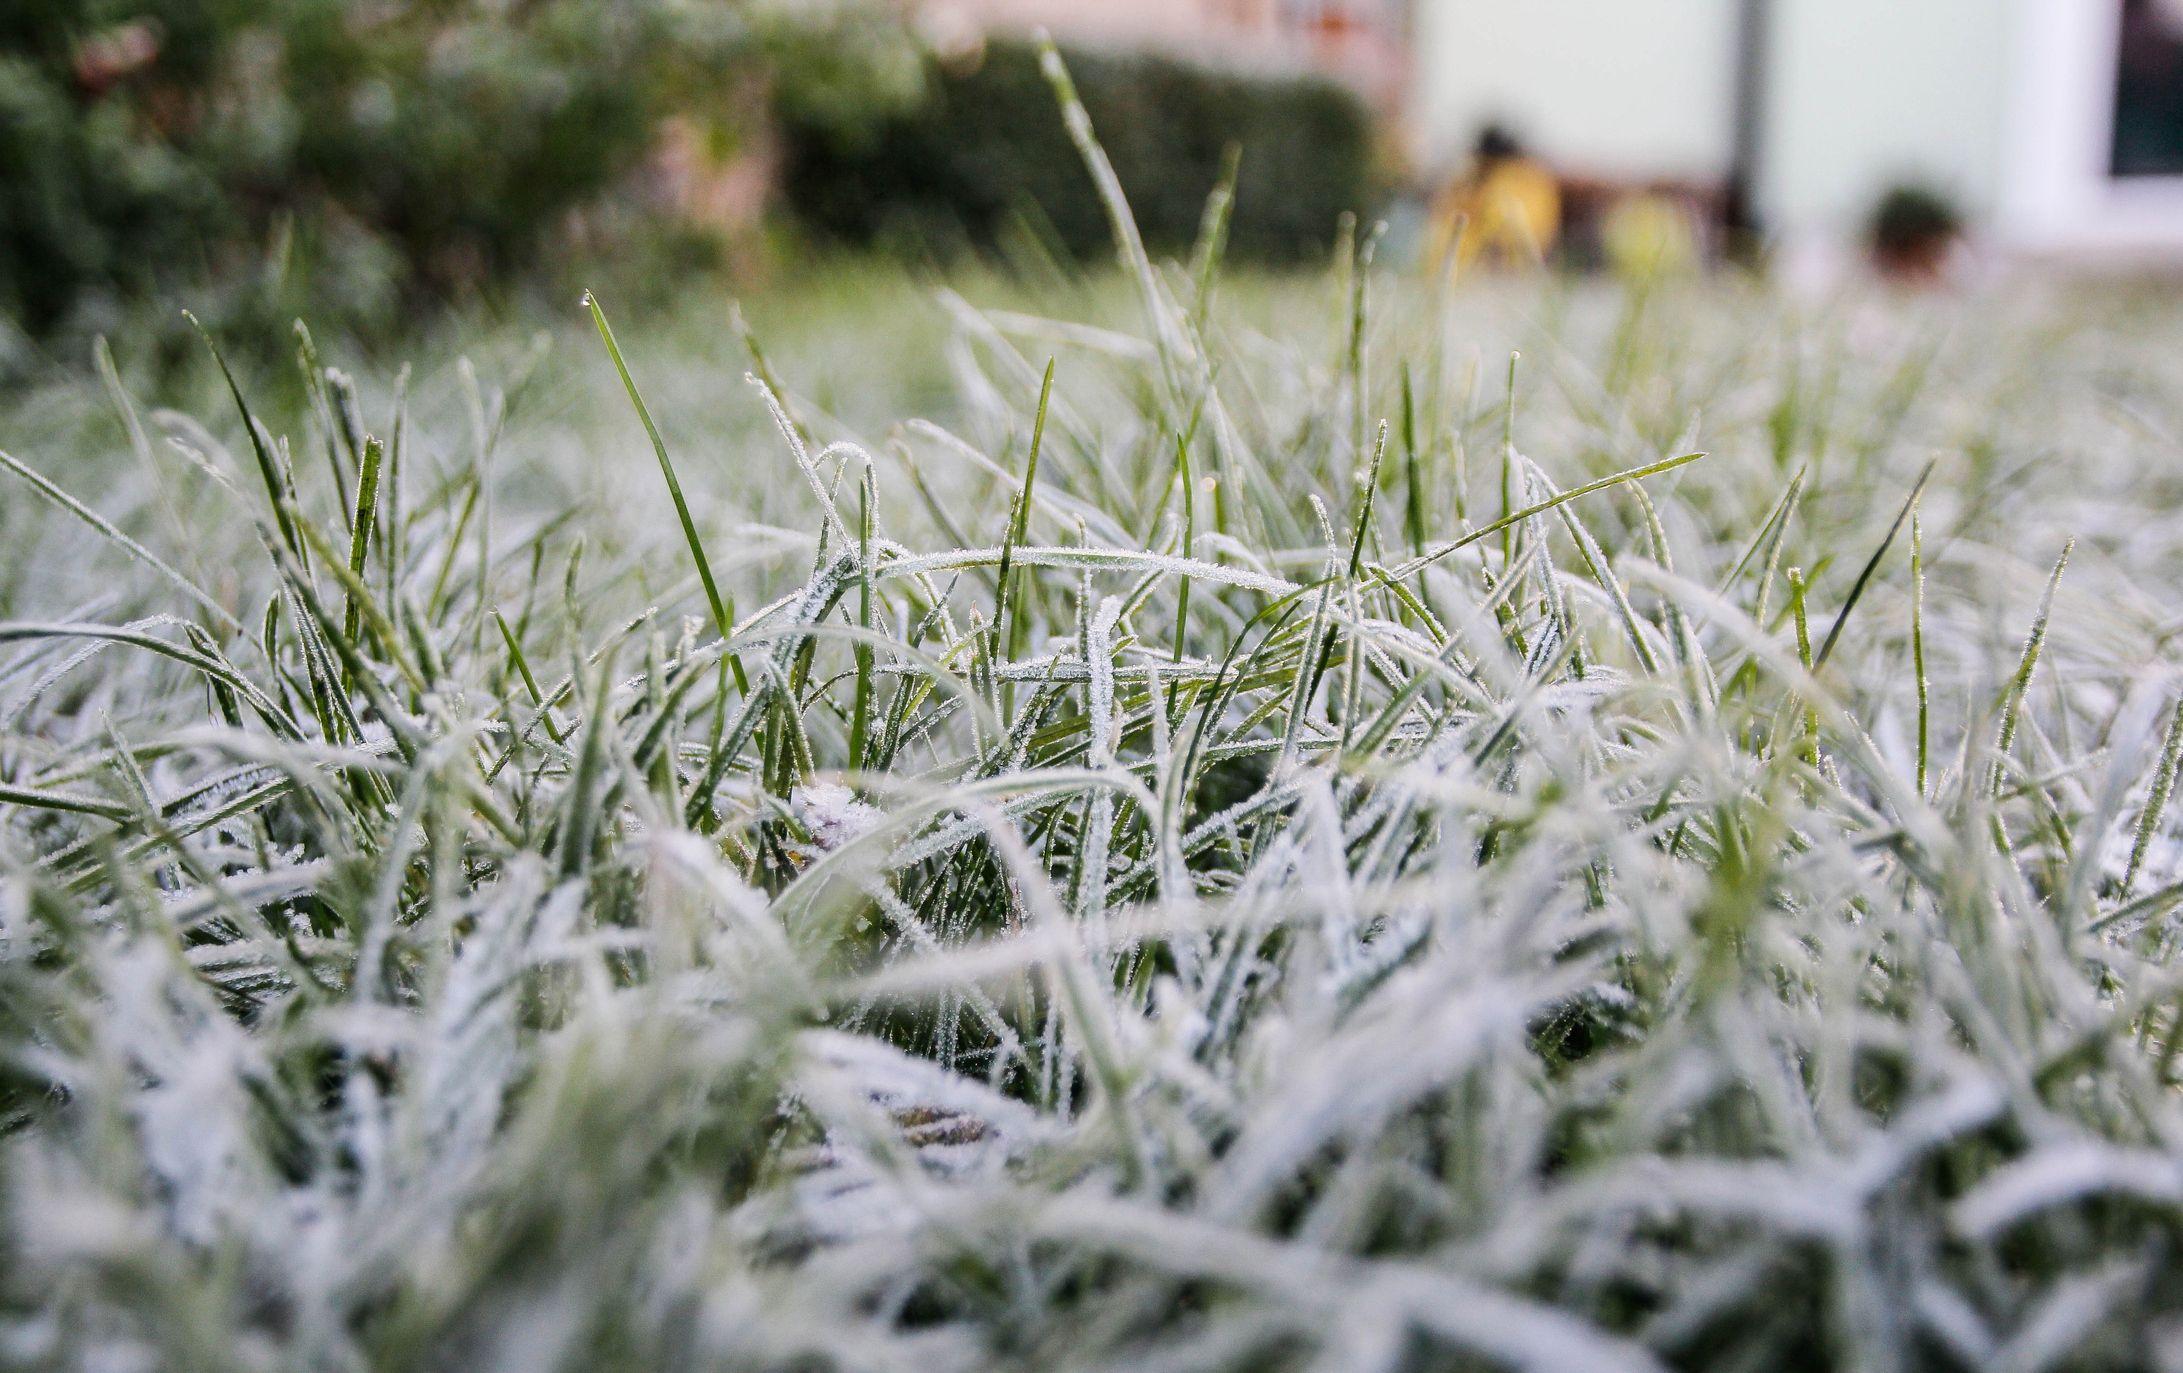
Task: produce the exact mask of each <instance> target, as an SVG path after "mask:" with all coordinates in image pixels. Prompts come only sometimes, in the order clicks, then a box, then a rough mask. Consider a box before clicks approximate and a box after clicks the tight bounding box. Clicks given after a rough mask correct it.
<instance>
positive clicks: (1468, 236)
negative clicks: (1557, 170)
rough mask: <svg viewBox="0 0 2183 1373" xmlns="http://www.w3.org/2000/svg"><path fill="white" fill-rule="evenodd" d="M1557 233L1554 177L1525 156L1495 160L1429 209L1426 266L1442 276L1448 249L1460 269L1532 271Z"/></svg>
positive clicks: (1557, 191) (1558, 191) (1557, 189)
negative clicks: (1429, 252) (1429, 243)
mask: <svg viewBox="0 0 2183 1373" xmlns="http://www.w3.org/2000/svg"><path fill="white" fill-rule="evenodd" d="M1560 233H1561V186H1560V185H1559V183H1557V182H1556V181H1555V180H1554V174H1553V173H1552V172H1550V171H1548V170H1547V169H1546V168H1545V167H1543V166H1541V165H1540V164H1539V163H1537V162H1534V161H1533V160H1531V159H1530V158H1528V157H1509V158H1498V159H1495V160H1493V161H1491V162H1488V163H1484V164H1482V165H1480V166H1479V167H1478V169H1477V170H1475V171H1473V172H1472V173H1471V174H1470V175H1469V176H1467V177H1465V178H1464V179H1463V180H1461V181H1459V182H1457V183H1456V184H1455V185H1453V186H1451V187H1449V188H1448V191H1447V193H1446V194H1445V195H1443V196H1441V198H1440V203H1439V205H1437V206H1436V207H1435V208H1434V210H1433V241H1432V255H1431V258H1430V261H1431V262H1432V265H1433V270H1434V272H1435V273H1436V274H1438V273H1441V272H1445V271H1446V270H1447V268H1448V254H1449V252H1450V251H1451V249H1452V251H1453V252H1454V254H1455V265H1456V267H1457V268H1458V269H1460V270H1468V269H1469V268H1470V267H1471V266H1472V265H1473V264H1475V263H1477V262H1479V261H1481V260H1483V261H1485V262H1486V263H1487V264H1488V265H1492V266H1502V267H1535V266H1538V265H1539V264H1540V263H1542V262H1544V261H1545V260H1546V255H1547V254H1548V253H1550V252H1552V251H1553V248H1554V240H1555V238H1557V237H1558V236H1559V235H1560Z"/></svg>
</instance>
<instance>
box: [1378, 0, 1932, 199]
mask: <svg viewBox="0 0 2183 1373" xmlns="http://www.w3.org/2000/svg"><path fill="white" fill-rule="evenodd" d="M1903 2H1904V3H1910V4H1923V3H1926V0H1903ZM1734 18H1735V5H1734V0H1418V4H1417V19H1416V22H1417V51H1418V71H1417V76H1416V81H1417V87H1416V100H1417V111H1418V133H1419V141H1420V143H1421V145H1422V151H1423V152H1424V153H1425V155H1426V157H1427V159H1428V161H1429V162H1430V163H1431V164H1432V165H1435V166H1442V167H1445V166H1447V165H1449V164H1451V163H1454V162H1456V161H1459V160H1460V158H1461V156H1462V154H1463V153H1464V152H1465V151H1466V150H1467V148H1468V146H1469V144H1470V142H1471V140H1472V139H1473V138H1474V137H1475V136H1476V134H1477V132H1478V129H1479V127H1480V125H1481V124H1483V123H1484V122H1485V121H1486V120H1488V119H1503V120H1506V121H1507V122H1508V123H1509V124H1510V125H1511V127H1512V128H1514V129H1515V130H1516V131H1517V132H1518V133H1519V134H1520V135H1521V136H1523V137H1524V138H1526V139H1527V140H1529V141H1530V142H1531V144H1532V145H1533V146H1534V147H1535V148H1537V150H1538V151H1539V152H1540V153H1541V154H1542V155H1544V156H1547V157H1550V158H1552V159H1553V160H1554V161H1555V162H1556V163H1558V164H1561V165H1564V166H1567V167H1569V168H1571V169H1572V170H1579V171H1584V172H1594V173H1600V174H1605V175H1613V176H1630V177H1655V176H1678V177H1711V176H1718V175H1719V174H1720V172H1721V170H1722V169H1723V168H1724V167H1725V166H1726V165H1727V162H1728V155H1729V141H1730V138H1729V113H1730V105H1731V101H1732V99H1733V92H1732V79H1733V78H1732V75H1731V73H1732V70H1733V68H1732V58H1733V53H1732V51H1731V49H1732V47H1733V44H1734V34H1735V27H1734Z"/></svg>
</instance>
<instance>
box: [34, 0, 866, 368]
mask: <svg viewBox="0 0 2183 1373" xmlns="http://www.w3.org/2000/svg"><path fill="white" fill-rule="evenodd" d="M861 19H862V11H861V9H860V8H859V7H857V6H855V5H853V4H851V3H848V2H847V0H844V3H841V4H826V5H819V6H813V5H789V4H785V3H779V0H695V2H694V3H682V2H681V0H627V2H626V3H619V4H614V5H598V4H593V3H589V0H535V3H530V4H525V5H519V6H511V5H506V4H496V3H490V2H489V0H409V2H408V3H396V4H388V5H374V6H360V5H353V4H348V3H344V0H136V2H135V3H131V4H127V5H122V4H116V3H112V0H40V2H39V3H34V4H30V5H28V6H25V7H21V8H11V9H10V10H9V12H8V13H7V14H6V16H5V17H0V310H5V311H7V312H8V313H9V314H12V315H14V316H15V317H17V318H18V319H20V320H21V321H22V322H23V324H24V325H25V326H26V327H27V328H28V329H29V330H30V331H31V332H33V333H40V332H45V331H48V330H50V329H51V328H52V327H53V326H54V325H56V324H58V323H60V322H61V321H62V320H63V319H65V318H66V317H68V316H69V315H71V314H72V313H73V312H76V311H77V310H79V309H80V308H82V307H83V306H84V305H85V304H86V303H87V302H89V301H92V300H95V299H96V298H97V297H99V296H102V295H121V296H126V295H132V294H137V293H141V292H143V291H145V290H147V289H150V288H152V287H154V286H156V285H158V284H160V283H162V282H167V281H171V280H175V279H177V278H179V277H183V276H185V275H186V276H187V277H188V278H189V279H191V280H192V281H206V280H218V281H220V282H221V283H222V285H223V287H227V286H231V285H232V284H233V283H235V282H236V281H237V280H238V279H242V278H248V277H249V276H250V275H251V274H250V273H248V272H245V271H242V270H240V269H242V268H245V267H247V266H249V265H252V264H254V263H255V262H257V261H258V260H261V259H262V257H263V254H264V251H265V249H266V248H267V247H268V245H269V244H272V243H274V242H276V241H279V242H283V243H286V242H288V241H289V239H288V233H287V231H288V228H289V226H297V227H299V228H300V229H301V233H300V234H299V235H298V236H297V238H296V240H295V241H296V242H298V243H300V244H301V245H303V246H305V247H317V248H323V247H324V246H325V245H329V244H333V245H345V246H344V248H343V251H348V250H352V249H361V250H363V251H364V253H365V255H366V257H368V258H371V259H373V260H375V261H379V262H380V263H381V264H382V265H383V266H384V268H385V270H384V271H381V272H379V273H377V274H376V275H374V276H373V277H372V278H371V280H372V281H373V282H374V283H375V289H374V290H372V291H370V292H368V293H367V298H365V299H362V300H357V301H353V302H348V303H349V304H350V305H353V306H354V307H355V308H356V309H357V310H358V311H360V312H363V313H367V314H368V313H370V312H371V311H372V310H373V309H380V310H383V309H385V308H387V307H388V306H390V305H392V304H394V303H396V302H397V301H398V299H399V297H400V294H401V288H402V287H404V286H425V287H430V288H433V289H435V290H440V291H445V290H447V289H450V288H456V287H461V286H466V285H469V284H473V283H476V282H478V281H483V280H489V279H492V278H494V277H497V276H500V275H504V274H506V273H509V272H511V271H516V270H520V269H523V268H526V267H528V266H531V265H532V264H534V263H535V262H536V261H537V260H538V257H539V251H540V249H541V247H542V246H543V245H546V244H548V243H551V242H553V241H554V239H555V236H556V234H557V233H558V232H559V231H560V230H561V229H562V228H563V226H564V225H565V224H566V223H567V222H568V219H569V216H570V214H571V212H572V211H574V210H577V209H579V208H581V207H583V206H586V205H588V204H591V203H593V202H595V201H596V200H598V199H599V198H600V197H601V195H602V194H603V193H604V192H606V191H607V190H608V189H609V188H611V187H614V186H615V185H616V184H617V183H619V182H621V181H622V180H624V179H626V178H627V177H628V176H629V175H630V173H631V172H632V171H633V170H634V169H636V168H637V167H638V166H639V165H640V164H641V163H642V162H643V160H644V157H645V155H646V153H647V151H648V148H649V145H650V143H651V140H652V139H653V137H654V132H655V130H656V128H657V126H658V123H659V121H660V119H661V118H662V117H663V116H664V115H666V114H667V113H669V112H674V113H677V114H681V115H685V116H690V117H694V118H697V119H700V120H704V121H708V122H709V123H711V124H712V125H714V126H716V127H718V128H720V129H721V130H722V131H723V134H724V136H725V138H726V140H728V141H731V142H732V141H733V140H734V139H735V138H736V137H738V136H739V135H740V134H741V133H742V132H743V130H742V128H741V125H743V124H744V123H746V122H747V121H748V120H749V119H750V117H751V114H752V111H753V110H757V111H759V112H762V111H763V109H764V101H763V99H762V98H758V99H754V98H753V91H754V89H755V90H757V91H758V92H759V93H760V95H761V96H762V92H763V88H764V86H765V85H766V84H767V81H768V78H769V74H770V73H773V72H775V71H781V70H786V71H789V72H791V73H792V74H795V75H796V76H798V77H799V78H800V77H801V76H802V75H803V74H806V73H809V74H810V78H811V79H812V80H814V81H824V82H828V83H831V84H832V85H833V86H840V85H843V84H848V82H849V77H848V76H847V75H846V73H848V72H849V71H851V70H852V69H854V70H856V71H857V72H859V73H861V75H862V76H863V77H864V78H865V81H864V84H865V86H866V87H868V88H872V89H885V88H886V83H885V82H883V81H882V82H874V81H871V80H870V75H871V72H870V65H871V64H870V62H869V61H867V60H866V59H873V60H876V59H877V58H878V57H879V56H880V55H882V52H883V44H884V41H885V36H886V33H887V31H886V30H883V29H880V28H877V27H874V26H870V25H865V24H863V23H861V22H860V21H861ZM821 28H822V29H823V30H824V37H823V40H822V41H817V42H808V43H807V41H806V40H807V39H809V38H810V37H811V35H812V32H813V30H814V29H821ZM873 34H877V35H880V42H879V43H877V44H875V43H874V42H872V41H868V40H866V41H850V40H851V39H852V38H857V39H864V38H865V36H866V35H873ZM801 46H809V47H813V48H817V49H819V50H821V51H822V52H823V54H824V56H823V58H819V59H795V58H794V54H795V50H796V49H798V48H799V47H801ZM351 275H353V274H351ZM225 293H226V292H225V291H223V294H225Z"/></svg>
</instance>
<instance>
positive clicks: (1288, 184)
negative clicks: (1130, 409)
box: [781, 40, 1375, 262]
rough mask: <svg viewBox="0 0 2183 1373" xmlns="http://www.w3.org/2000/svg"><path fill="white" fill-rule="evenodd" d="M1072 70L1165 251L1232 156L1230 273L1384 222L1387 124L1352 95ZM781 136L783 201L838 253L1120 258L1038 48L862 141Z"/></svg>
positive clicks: (938, 79) (1193, 77) (932, 93)
mask: <svg viewBox="0 0 2183 1373" xmlns="http://www.w3.org/2000/svg"><path fill="white" fill-rule="evenodd" d="M1063 55H1064V57H1065V59H1066V60H1067V62H1068V64H1069V70H1070V72H1071V74H1072V76H1073V77H1074V78H1075V82H1076V86H1077V89H1078V92H1079V93H1080V94H1081V95H1082V97H1083V100H1084V104H1085V107H1086V109H1087V110H1088V111H1089V112H1090V114H1091V117H1092V123H1093V126H1094V127H1095V128H1096V129H1097V130H1098V133H1099V137H1100V140H1101V142H1102V143H1103V144H1104V145H1105V147H1106V150H1107V155H1108V157H1109V158H1110V159H1112V161H1113V163H1114V168H1115V172H1116V174H1117V175H1118V176H1119V177H1120V179H1121V182H1122V186H1123V188H1124V190H1125V191H1127V192H1128V194H1129V198H1130V204H1131V207H1132V208H1133V209H1134V210H1135V212H1136V218H1137V222H1138V225H1139V227H1140V229H1141V230H1142V231H1143V233H1144V236H1145V239H1146V242H1147V244H1148V245H1149V246H1151V247H1152V248H1153V249H1154V250H1155V251H1158V250H1163V249H1164V250H1169V251H1173V250H1178V249H1181V248H1184V247H1187V246H1188V245H1189V244H1190V243H1191V242H1192V241H1193V239H1194V238H1195V237H1196V234H1197V232H1198V227H1199V223H1200V219H1201V217H1202V214H1203V211H1204V206H1205V200H1206V196H1207V195H1208V193H1209V192H1210V191H1211V190H1212V188H1213V187H1214V186H1215V185H1216V184H1217V182H1218V181H1219V179H1220V176H1221V173H1222V168H1223V163H1224V159H1225V158H1226V155H1227V149H1228V148H1229V146H1230V145H1231V144H1233V145H1236V146H1238V147H1240V149H1241V150H1242V154H1243V158H1242V164H1241V172H1240V175H1239V177H1238V180H1237V186H1236V205H1235V214H1234V220H1233V226H1232V229H1231V232H1230V240H1229V244H1230V252H1231V254H1233V255H1234V256H1237V257H1241V258H1248V259H1252V260H1257V261H1267V262H1285V261H1294V260H1297V259H1300V258H1308V257H1311V256H1314V255H1317V254H1320V253H1323V252H1324V251H1325V249H1326V246H1327V245H1328V244H1329V243H1330V242H1331V241H1332V239H1333V236H1334V233H1335V227H1336V224H1337V222H1338V221H1339V219H1340V216H1341V215H1342V214H1343V212H1345V211H1360V212H1361V211H1367V210H1369V209H1370V208H1371V207H1372V204H1373V201H1374V199H1375V196H1374V191H1375V185H1374V176H1373V171H1372V168H1373V162H1374V155H1375V144H1374V128H1373V120H1372V116H1371V114H1370V112H1369V111H1368V110H1367V108H1366V107H1365V105H1364V102H1363V101H1362V100H1360V99H1359V98H1358V97H1357V96H1356V95H1355V94H1354V93H1352V92H1351V91H1349V90H1348V89H1347V88H1346V87H1343V86H1341V85H1338V84H1336V83H1334V82H1332V81H1328V80H1325V79H1321V78H1317V77H1306V76H1286V75H1262V74H1253V73H1241V72H1232V71H1220V70H1214V69H1211V68H1208V67H1203V66H1197V65H1193V64H1190V63H1186V62H1181V61H1177V60H1173V59H1170V58H1166V57H1160V56H1154V55H1148V54H1118V53H1107V52H1097V51H1083V50H1075V51H1065V52H1064V54H1063ZM781 123H782V136H783V145H784V146H783V152H784V167H783V191H784V195H785V197H786V199H787V202H788V205H789V207H790V209H791V211H792V212H793V213H794V214H795V215H796V216H797V217H798V218H799V219H801V220H802V221H803V222H804V224H806V225H807V226H808V227H810V228H812V229H814V230H816V231H818V232H819V233H821V234H824V235H826V236H829V237H832V238H835V239H838V240H842V241H845V242H849V243H855V244H874V243H878V244H882V245H888V244H893V245H903V244H909V245H914V246H915V247H916V248H918V249H920V250H926V251H931V250H942V251H944V250H947V249H950V248H955V247H963V246H969V247H973V248H989V247H992V246H994V245H995V244H996V243H998V242H1000V241H1001V240H1002V239H1003V237H1004V235H1005V233H1006V231H1007V230H1008V229H1009V228H1010V226H1011V225H1012V224H1024V223H1027V224H1029V225H1031V226H1032V227H1033V228H1034V229H1036V230H1037V231H1038V232H1039V233H1040V234H1041V235H1043V236H1047V237H1049V238H1050V241H1051V242H1052V243H1053V244H1054V245H1055V246H1057V247H1059V248H1060V249H1061V250H1063V251H1064V252H1066V253H1068V254H1071V255H1073V256H1075V257H1078V258H1085V259H1089V258H1093V257H1096V256H1098V255H1099V254H1101V253H1103V252H1105V251H1107V249H1108V245H1109V244H1110V242H1111V240H1110V238H1109V231H1108V226H1107V220H1106V216H1105V214H1104V212H1103V210H1102V209H1101V206H1100V204H1099V200H1098V197H1097V194H1096V192H1095V190H1094V188H1093V186H1092V183H1091V181H1090V178H1089V177H1088V176H1087V175H1086V174H1085V171H1084V166H1083V163H1082V160H1081V159H1080V158H1079V157H1078V156H1077V153H1076V150H1075V149H1074V148H1073V147H1072V146H1071V144H1070V142H1069V138H1068V133H1067V131H1066V130H1065V129H1064V128H1063V125H1062V121H1061V116H1060V112H1059V109H1058V107H1057V106H1056V103H1055V100H1054V95H1053V92H1052V90H1051V89H1050V88H1049V86H1048V85H1047V83H1046V80H1045V78H1044V77H1043V76H1042V74H1041V73H1040V71H1039V64H1038V53H1037V50H1036V49H1035V48H1034V47H1032V46H1031V45H1030V44H1027V43H1023V42H1019V41H1013V40H996V41H993V42H991V43H989V44H988V45H987V47H986V49H985V52H984V55H983V58H982V60H980V61H979V62H977V63H976V65H975V66H972V67H970V68H968V69H956V70H951V69H949V68H947V67H946V66H942V65H935V66H934V68H933V69H932V71H931V73H930V80H929V82H928V94H927V97H926V98H925V99H924V100H923V101H921V102H919V103H918V104H917V105H916V106H914V107H913V108H911V109H910V110H908V111H907V112H903V113H898V114H896V115H894V116H893V117H890V118H887V119H883V120H879V121H874V122H867V123H866V124H864V125H863V126H861V127H859V128H853V129H843V128H840V127H838V126H835V125H831V124H828V123H826V122H823V121H816V120H807V119H802V118H799V117H797V116H796V115H795V114H794V113H793V112H790V113H787V114H785V115H784V116H783V118H782V120H781Z"/></svg>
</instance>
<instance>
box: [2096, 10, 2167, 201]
mask: <svg viewBox="0 0 2183 1373" xmlns="http://www.w3.org/2000/svg"><path fill="white" fill-rule="evenodd" d="M2107 169H2108V174H2109V175H2111V176H2115V177H2136V176H2183V0H2122V32H2121V41H2120V42H2119V43H2118V44H2117V45H2116V50H2115V119H2114V134H2113V137H2112V139H2111V141H2110V144H2109V148H2108V166H2107Z"/></svg>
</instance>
